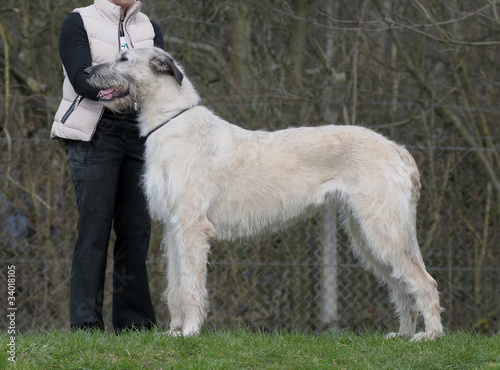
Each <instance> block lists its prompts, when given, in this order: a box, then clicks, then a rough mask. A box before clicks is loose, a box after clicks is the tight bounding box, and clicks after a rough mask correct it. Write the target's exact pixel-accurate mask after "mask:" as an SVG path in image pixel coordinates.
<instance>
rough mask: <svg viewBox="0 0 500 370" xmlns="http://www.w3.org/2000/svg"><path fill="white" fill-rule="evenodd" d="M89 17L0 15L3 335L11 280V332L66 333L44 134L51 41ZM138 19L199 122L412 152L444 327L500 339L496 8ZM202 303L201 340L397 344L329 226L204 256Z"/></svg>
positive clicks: (37, 8)
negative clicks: (154, 30) (347, 133)
mask: <svg viewBox="0 0 500 370" xmlns="http://www.w3.org/2000/svg"><path fill="white" fill-rule="evenodd" d="M90 3H91V1H76V0H73V1H68V0H39V1H30V0H2V2H1V3H0V75H1V78H0V125H1V126H2V132H1V134H0V262H1V263H0V287H1V288H0V289H1V293H0V297H2V298H0V313H1V319H0V320H1V321H0V329H1V330H5V328H6V327H7V326H8V325H7V320H6V312H7V311H6V307H7V272H8V269H7V266H9V265H15V267H16V299H17V301H16V304H17V307H18V311H17V314H16V326H17V327H16V328H17V329H18V330H21V331H40V330H45V329H49V328H56V329H59V330H67V329H68V325H69V307H68V305H69V275H70V268H71V258H72V253H73V245H74V242H75V240H76V220H77V213H76V203H75V195H74V190H73V185H72V183H71V180H70V177H69V172H68V167H67V163H66V154H65V149H64V147H63V146H62V145H60V144H59V143H57V142H55V141H50V140H49V131H50V127H51V124H52V120H53V115H54V113H55V111H56V108H57V106H58V104H59V101H60V99H61V88H62V80H63V75H62V67H61V61H60V58H59V54H58V37H59V30H60V27H61V24H62V21H63V19H64V18H65V16H66V15H67V14H68V13H69V12H71V11H72V9H74V8H76V7H80V6H86V5H89V4H90ZM143 3H144V7H143V11H144V12H145V13H146V14H147V15H148V16H150V18H151V19H153V20H155V21H156V22H157V23H158V24H159V25H160V26H161V28H162V30H163V34H164V38H165V49H166V50H168V51H170V52H171V53H172V54H173V55H174V57H175V58H176V59H177V60H178V61H180V62H181V63H182V64H183V66H184V68H185V70H186V73H187V75H188V76H189V78H190V79H191V81H192V82H193V84H194V85H195V86H196V87H197V89H198V91H199V93H200V95H201V96H202V98H203V100H204V104H205V105H207V106H209V107H210V108H211V109H213V110H214V111H215V112H216V113H217V114H218V115H220V116H221V117H223V118H225V119H227V120H228V121H230V122H233V123H235V124H237V125H239V126H241V127H244V128H247V129H264V130H277V129H282V128H287V127H296V126H315V125H323V124H329V123H333V124H346V125H361V126H365V127H369V128H372V129H374V130H376V131H377V132H380V133H382V134H384V135H386V136H387V137H389V138H390V139H392V140H395V141H397V142H399V143H401V144H404V145H406V147H407V148H408V149H409V151H410V152H411V153H412V155H413V156H414V157H415V159H416V161H417V163H418V165H419V168H420V171H421V176H422V185H423V189H422V195H421V199H420V202H419V212H418V235H419V242H420V246H421V249H422V253H423V255H424V260H425V262H426V265H427V267H428V270H429V272H430V273H431V274H432V275H433V276H434V278H435V279H436V280H437V282H438V288H439V290H440V292H441V299H442V303H441V305H442V306H443V307H444V308H445V311H444V312H443V321H444V325H445V326H446V327H447V328H449V329H451V330H455V329H465V330H472V329H473V330H475V331H478V332H483V333H493V332H498V331H499V330H500V283H499V282H500V265H499V262H500V228H499V223H500V161H499V159H500V158H499V152H500V125H499V118H500V103H499V102H500V67H499V60H500V16H499V12H500V1H498V0H462V1H438V0H409V1H404V2H403V1H393V0H349V1H345V0H340V1H328V0H312V1H306V0H294V1H292V0H289V1H285V0H264V1H253V0H248V1H242V0H236V1H228V0H226V1H217V0H207V1H195V0H184V1H178V0H177V1H174V0H172V1H163V0H162V1H159V0H156V1H153V0H144V1H143ZM375 159H376V158H374V160H375ZM160 240H161V225H157V224H155V225H154V230H153V239H152V242H151V247H150V253H149V258H148V268H149V274H150V284H151V291H152V294H153V299H154V304H155V309H156V313H157V318H158V320H159V324H160V325H162V326H166V325H167V324H168V322H169V317H168V310H167V307H166V305H165V304H164V303H163V302H161V299H160V296H161V293H162V292H163V290H164V289H165V285H166V283H165V277H164V269H165V263H164V260H163V258H162V256H161V252H160ZM112 247H113V240H111V242H110V258H109V262H108V271H109V272H108V278H107V282H106V292H105V302H104V305H105V307H104V310H105V313H106V322H107V324H108V327H110V313H111V296H110V294H111V289H112V287H111V280H110V279H111V274H112V270H111V269H110V267H111V266H112ZM208 288H209V292H210V303H211V309H210V313H209V316H208V319H207V322H206V326H207V327H212V328H221V327H223V328H234V327H238V326H245V327H251V328H256V329H262V330H275V329H278V328H282V329H290V330H312V331H323V330H337V329H343V328H349V329H351V330H354V331H358V330H363V329H364V328H375V329H379V330H382V331H388V330H395V329H396V328H397V319H396V318H395V317H394V311H393V308H392V305H391V304H390V303H388V298H389V297H388V291H387V289H386V288H385V287H380V286H379V284H378V283H377V281H376V279H375V278H374V277H373V276H372V275H370V274H369V273H367V272H365V271H364V270H363V269H362V267H361V266H360V265H359V264H358V262H357V260H356V259H355V258H354V257H353V255H352V253H351V252H350V250H349V246H348V241H347V239H346V236H345V234H344V233H343V231H342V230H341V229H340V227H339V226H338V225H337V221H336V215H335V211H334V210H330V209H328V210H325V211H324V212H322V213H319V214H318V215H317V216H315V217H314V218H312V219H310V220H307V221H304V222H301V223H299V224H297V225H295V226H294V227H292V228H291V229H289V230H286V231H283V232H280V233H275V234H271V235H267V236H263V237H259V238H253V239H251V240H245V241H237V242H233V243H213V248H212V251H211V255H210V266H209V276H208Z"/></svg>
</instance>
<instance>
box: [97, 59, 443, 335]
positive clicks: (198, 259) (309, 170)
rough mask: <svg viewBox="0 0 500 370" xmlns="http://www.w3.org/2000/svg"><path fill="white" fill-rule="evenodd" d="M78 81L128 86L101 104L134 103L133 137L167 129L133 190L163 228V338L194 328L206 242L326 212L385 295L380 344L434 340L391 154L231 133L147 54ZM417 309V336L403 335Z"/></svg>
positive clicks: (371, 138) (199, 318) (361, 131)
mask: <svg viewBox="0 0 500 370" xmlns="http://www.w3.org/2000/svg"><path fill="white" fill-rule="evenodd" d="M174 77H175V78H174ZM181 79H182V80H181ZM89 81H90V82H91V83H92V84H93V85H95V86H97V87H100V88H102V89H106V88H109V87H111V86H116V87H118V89H117V91H124V90H128V95H126V96H124V97H119V98H116V99H114V100H112V101H109V102H107V103H106V104H107V105H108V107H109V108H112V109H119V108H121V107H123V106H131V105H132V104H133V102H134V101H137V102H139V104H140V106H141V115H140V128H141V133H142V135H143V136H147V135H148V134H149V133H151V131H152V130H154V129H155V128H157V127H158V126H160V125H162V124H163V123H164V122H166V121H168V123H167V124H165V125H163V126H161V127H160V128H158V129H157V130H156V131H154V132H153V133H151V134H150V135H149V136H148V138H147V142H146V154H145V158H146V170H145V174H144V188H145V191H146V194H147V198H148V203H149V207H150V210H151V214H152V215H153V217H155V218H157V219H158V220H161V221H162V222H163V223H164V225H165V233H164V235H165V236H164V241H163V246H164V248H165V255H166V257H167V260H168V273H167V278H168V288H167V290H166V292H165V296H166V299H167V302H168V306H169V309H170V313H171V317H172V321H171V325H170V328H171V332H172V333H174V334H175V333H182V334H183V335H191V334H196V333H199V332H200V330H201V327H202V323H203V320H204V319H205V317H206V312H207V306H208V303H207V292H206V288H205V283H206V272H207V269H206V264H207V255H208V251H209V243H208V242H209V239H210V238H217V239H224V240H225V239H234V238H241V237H249V236H252V235H256V234H259V233H262V232H264V231H269V230H271V231H272V230H276V229H279V228H282V227H284V226H287V225H288V224H290V223H291V222H293V221H295V220H296V219H298V218H301V217H305V216H307V215H310V214H312V213H314V212H317V211H318V210H319V209H321V208H322V207H324V206H325V205H327V204H336V205H338V206H339V209H340V213H341V216H342V219H343V225H344V227H345V229H346V230H347V232H348V233H349V236H350V238H351V241H352V245H353V249H354V252H355V253H356V255H357V256H358V257H359V258H360V259H361V261H362V262H363V263H364V265H365V266H366V267H367V268H369V269H370V270H372V271H373V272H374V273H375V274H376V275H377V277H378V278H379V279H381V281H383V282H385V283H387V284H388V285H389V288H390V289H391V296H392V300H393V302H394V303H395V305H396V310H397V313H398V315H399V318H400V330H399V333H397V334H395V333H393V334H390V335H389V336H396V335H402V336H413V339H414V340H419V339H422V338H426V339H435V338H439V337H441V336H442V334H443V328H442V325H441V318H440V310H441V309H440V307H439V297H438V292H437V289H436V283H435V281H434V280H433V279H432V277H431V276H430V275H429V274H428V273H427V271H426V269H425V266H424V263H423V260H422V256H421V253H420V250H419V247H418V243H417V237H416V230H415V221H416V220H415V219H416V203H417V200H418V197H419V191H420V180H419V173H418V169H417V166H416V164H415V161H414V160H413V158H412V157H411V155H410V154H409V153H408V151H407V150H406V149H404V148H403V147H402V146H400V145H397V144H395V143H393V142H391V141H389V140H387V139H386V138H384V137H383V136H381V135H379V134H377V133H375V132H373V131H371V130H368V129H365V128H360V127H354V126H334V125H332V126H322V127H314V128H313V127H303V128H292V129H287V130H282V131H276V132H264V131H248V130H245V129H242V128H240V127H238V126H235V125H233V124H230V123H228V122H226V121H224V120H223V119H221V118H219V117H218V116H216V115H215V114H214V113H213V112H212V111H210V110H209V109H207V108H206V107H204V106H202V105H200V102H199V96H198V94H197V92H196V91H195V89H194V87H193V86H192V84H191V83H190V81H189V80H188V79H187V78H185V77H184V78H183V73H182V69H180V67H178V66H177V65H176V64H175V62H174V61H173V60H172V59H171V57H170V55H169V54H167V53H165V52H163V51H161V50H159V49H144V50H131V51H127V52H126V53H125V54H124V55H123V56H122V57H121V60H119V61H117V62H114V63H108V64H104V65H100V66H96V67H94V68H93V69H92V71H90V76H89ZM186 108H190V109H188V110H187V111H185V112H184V113H182V114H180V115H179V116H177V117H175V118H173V117H174V116H175V115H176V114H178V113H179V112H181V111H182V110H184V109H186ZM169 120H170V121H169ZM419 313H421V314H422V315H423V317H424V321H425V331H424V332H421V333H418V334H415V323H416V319H417V316H418V314H419Z"/></svg>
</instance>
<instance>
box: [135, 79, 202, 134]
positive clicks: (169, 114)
mask: <svg viewBox="0 0 500 370" xmlns="http://www.w3.org/2000/svg"><path fill="white" fill-rule="evenodd" d="M163 78H172V77H171V76H165V77H163ZM160 80H161V79H160ZM158 90H160V91H158ZM149 95H150V96H149V97H147V98H146V99H144V100H143V102H142V103H141V110H140V113H139V126H140V131H141V136H143V137H145V136H147V135H148V134H149V133H150V132H152V131H153V130H155V129H156V128H157V127H158V126H160V125H162V124H164V123H165V122H167V121H170V120H171V119H172V118H173V117H174V116H175V115H177V114H179V112H182V111H184V110H186V109H188V108H191V107H194V106H196V105H198V104H199V102H200V96H199V95H198V93H197V92H196V89H195V88H194V86H193V85H192V84H191V82H190V81H189V80H188V79H187V78H186V77H184V79H183V81H182V86H179V85H176V86H173V85H172V83H171V81H168V83H163V84H162V83H161V81H160V83H159V84H157V85H155V86H154V87H153V88H152V89H151V90H150V93H149ZM165 96H168V97H170V98H169V99H167V100H165Z"/></svg>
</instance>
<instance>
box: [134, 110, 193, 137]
mask: <svg viewBox="0 0 500 370" xmlns="http://www.w3.org/2000/svg"><path fill="white" fill-rule="evenodd" d="M193 107H195V106H194V105H193V106H192V107H189V108H186V109H184V110H181V111H180V112H179V113H177V114H176V115H175V116H173V117H172V118H170V119H169V120H167V121H165V122H163V123H162V124H161V125H160V126H157V127H155V128H154V129H152V130H151V131H149V133H148V134H147V135H146V137H145V138H144V140H147V139H148V137H149V135H151V134H152V133H153V132H155V131H156V130H158V129H159V128H162V127H163V126H165V125H166V124H167V123H169V122H170V121H172V120H173V119H174V118H177V117H179V116H180V115H181V114H182V113H184V112H185V111H187V110H190V109H191V108H193Z"/></svg>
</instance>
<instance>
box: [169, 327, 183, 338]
mask: <svg viewBox="0 0 500 370" xmlns="http://www.w3.org/2000/svg"><path fill="white" fill-rule="evenodd" d="M167 335H168V336H169V337H174V338H175V337H182V331H180V330H173V329H170V330H169V331H168V332H167Z"/></svg>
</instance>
